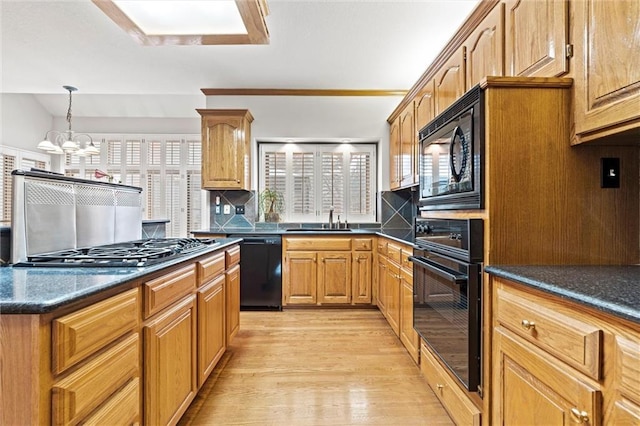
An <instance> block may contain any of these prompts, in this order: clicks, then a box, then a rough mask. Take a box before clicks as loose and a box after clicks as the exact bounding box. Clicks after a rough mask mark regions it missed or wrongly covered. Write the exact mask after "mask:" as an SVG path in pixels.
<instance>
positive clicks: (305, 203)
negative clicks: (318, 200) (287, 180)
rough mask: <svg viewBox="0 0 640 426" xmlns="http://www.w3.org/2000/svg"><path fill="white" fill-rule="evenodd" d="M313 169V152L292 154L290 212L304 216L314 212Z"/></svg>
mask: <svg viewBox="0 0 640 426" xmlns="http://www.w3.org/2000/svg"><path fill="white" fill-rule="evenodd" d="M314 168H315V167H314V154H313V152H294V153H293V163H292V167H291V172H292V175H293V194H291V195H292V201H293V206H292V207H293V208H292V210H293V213H295V214H303V215H306V214H312V213H314V211H315V196H314V195H315V170H314ZM285 192H286V191H285ZM285 199H286V197H285ZM285 204H286V203H285Z"/></svg>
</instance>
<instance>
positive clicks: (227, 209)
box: [224, 204, 231, 214]
mask: <svg viewBox="0 0 640 426" xmlns="http://www.w3.org/2000/svg"><path fill="white" fill-rule="evenodd" d="M224 214H231V206H230V205H229V204H225V205H224Z"/></svg>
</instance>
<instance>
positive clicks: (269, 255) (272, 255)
mask: <svg viewBox="0 0 640 426" xmlns="http://www.w3.org/2000/svg"><path fill="white" fill-rule="evenodd" d="M230 238H242V242H241V243H240V310H241V311H281V310H282V238H281V237H280V235H255V234H252V235H248V234H237V235H230Z"/></svg>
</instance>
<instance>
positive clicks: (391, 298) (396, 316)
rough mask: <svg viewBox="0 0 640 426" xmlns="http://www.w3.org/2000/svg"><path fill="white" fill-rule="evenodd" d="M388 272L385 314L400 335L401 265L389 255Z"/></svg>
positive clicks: (385, 282)
mask: <svg viewBox="0 0 640 426" xmlns="http://www.w3.org/2000/svg"><path fill="white" fill-rule="evenodd" d="M390 246H391V244H390ZM386 272H387V276H386V277H385V279H384V285H385V288H384V293H383V294H384V306H385V311H384V314H385V317H386V318H387V322H388V323H389V326H390V327H391V329H392V330H393V332H394V333H396V336H400V265H398V264H397V263H396V262H394V261H393V259H391V258H390V257H389V258H387V268H386Z"/></svg>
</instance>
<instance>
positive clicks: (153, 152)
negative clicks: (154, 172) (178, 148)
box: [147, 140, 162, 166]
mask: <svg viewBox="0 0 640 426" xmlns="http://www.w3.org/2000/svg"><path fill="white" fill-rule="evenodd" d="M147 164H148V165H150V166H159V165H160V164H162V142H160V141H159V140H147Z"/></svg>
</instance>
